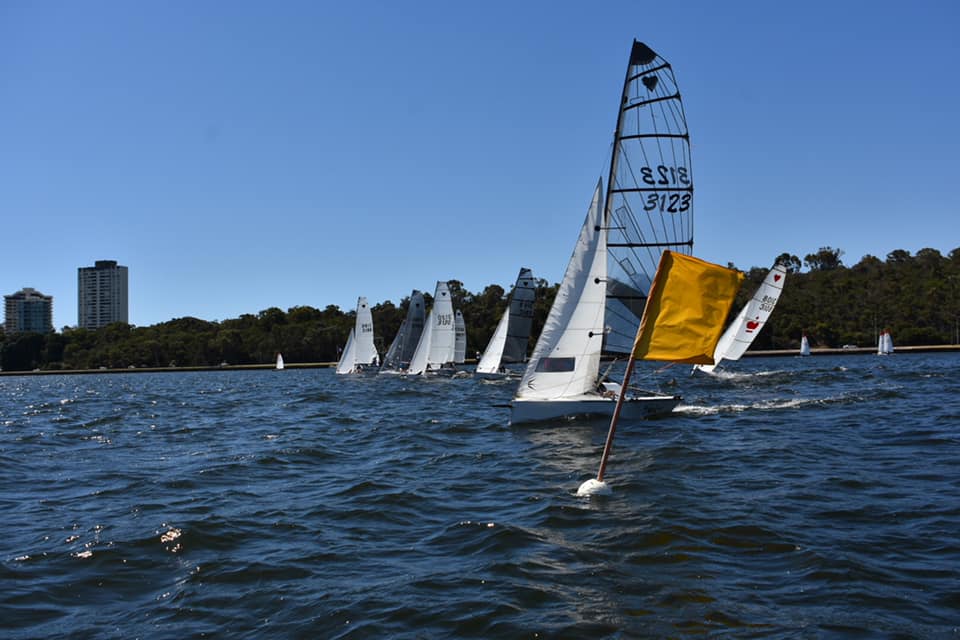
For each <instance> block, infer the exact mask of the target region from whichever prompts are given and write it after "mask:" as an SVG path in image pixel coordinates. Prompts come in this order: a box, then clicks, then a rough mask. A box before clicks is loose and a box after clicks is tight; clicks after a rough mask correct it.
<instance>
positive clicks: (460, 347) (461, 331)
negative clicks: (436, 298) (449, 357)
mask: <svg viewBox="0 0 960 640" xmlns="http://www.w3.org/2000/svg"><path fill="white" fill-rule="evenodd" d="M453 322H454V329H456V338H455V339H454V343H453V361H454V362H455V363H457V364H463V361H464V360H466V359H467V323H466V322H465V321H464V319H463V314H462V313H460V309H457V313H456V315H455V316H454V318H453Z"/></svg>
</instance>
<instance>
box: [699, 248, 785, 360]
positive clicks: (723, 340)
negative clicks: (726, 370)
mask: <svg viewBox="0 0 960 640" xmlns="http://www.w3.org/2000/svg"><path fill="white" fill-rule="evenodd" d="M786 277H787V269H786V267H784V266H783V265H781V264H776V265H774V267H773V269H771V270H770V271H769V272H768V273H767V276H766V277H765V278H764V279H763V283H761V285H760V288H759V289H757V291H756V293H754V294H753V297H752V298H750V301H749V302H748V303H747V304H746V305H744V307H743V309H741V310H740V313H739V314H738V315H737V317H736V318H735V319H734V320H733V322H731V323H730V326H729V327H727V330H726V331H724V332H723V335H722V336H720V342H718V343H717V348H716V351H714V353H713V364H695V365H693V371H694V372H696V371H703V372H705V373H712V372H713V370H714V369H715V368H716V366H717V365H718V364H720V361H721V360H739V359H740V357H741V356H742V355H743V354H744V353H745V352H746V350H747V348H748V347H749V346H750V344H751V343H752V342H753V341H754V339H755V338H756V337H757V334H758V333H760V330H761V329H763V325H764V324H765V323H766V322H767V319H769V318H770V314H771V313H773V308H774V307H776V306H777V301H778V300H779V299H780V293H781V292H782V291H783V285H784V283H785V282H786Z"/></svg>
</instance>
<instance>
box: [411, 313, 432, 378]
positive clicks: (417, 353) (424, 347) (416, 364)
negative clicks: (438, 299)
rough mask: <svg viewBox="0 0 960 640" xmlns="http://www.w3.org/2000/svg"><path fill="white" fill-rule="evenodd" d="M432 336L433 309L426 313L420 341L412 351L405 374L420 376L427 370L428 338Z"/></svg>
mask: <svg viewBox="0 0 960 640" xmlns="http://www.w3.org/2000/svg"><path fill="white" fill-rule="evenodd" d="M431 334H433V309H431V310H430V312H429V313H427V319H426V322H425V323H424V325H423V332H422V333H421V334H420V341H419V342H418V343H417V348H416V349H414V351H413V356H412V357H411V358H410V365H409V366H408V367H407V373H409V374H412V375H420V374H421V373H423V372H425V371H426V370H427V360H428V358H429V355H430V337H431Z"/></svg>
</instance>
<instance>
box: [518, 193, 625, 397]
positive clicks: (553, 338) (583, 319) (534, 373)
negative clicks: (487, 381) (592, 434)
mask: <svg viewBox="0 0 960 640" xmlns="http://www.w3.org/2000/svg"><path fill="white" fill-rule="evenodd" d="M602 192H603V184H602V181H600V182H598V183H597V188H596V189H595V190H594V192H593V199H592V200H591V202H590V208H589V210H588V211H587V217H586V219H585V220H584V223H583V228H582V229H581V230H580V237H579V238H578V239H577V245H576V248H575V249H574V251H573V255H572V256H571V258H570V262H569V263H568V264H567V270H566V272H565V273H564V275H563V281H562V282H561V283H560V288H559V289H558V290H557V295H556V298H555V299H554V303H553V306H552V307H551V308H550V313H549V314H548V316H547V320H546V323H545V324H544V326H543V331H542V332H541V333H540V338H539V339H538V340H537V345H536V347H535V348H534V350H533V355H532V356H531V358H530V362H529V363H528V364H527V368H526V371H525V372H524V374H523V378H522V379H521V380H520V385H519V387H518V388H517V393H516V399H517V400H523V399H539V400H549V399H556V398H562V397H569V396H578V395H583V394H586V393H591V392H593V391H595V389H596V386H597V377H598V375H599V372H600V350H601V347H602V342H603V312H604V302H605V301H606V285H605V276H606V264H607V251H606V233H605V232H604V231H603V229H602V225H601V212H600V197H601V194H602Z"/></svg>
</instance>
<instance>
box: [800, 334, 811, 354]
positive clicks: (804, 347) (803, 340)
mask: <svg viewBox="0 0 960 640" xmlns="http://www.w3.org/2000/svg"><path fill="white" fill-rule="evenodd" d="M800 355H801V356H808V355H810V341H809V340H808V339H807V334H803V335H802V336H800Z"/></svg>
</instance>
